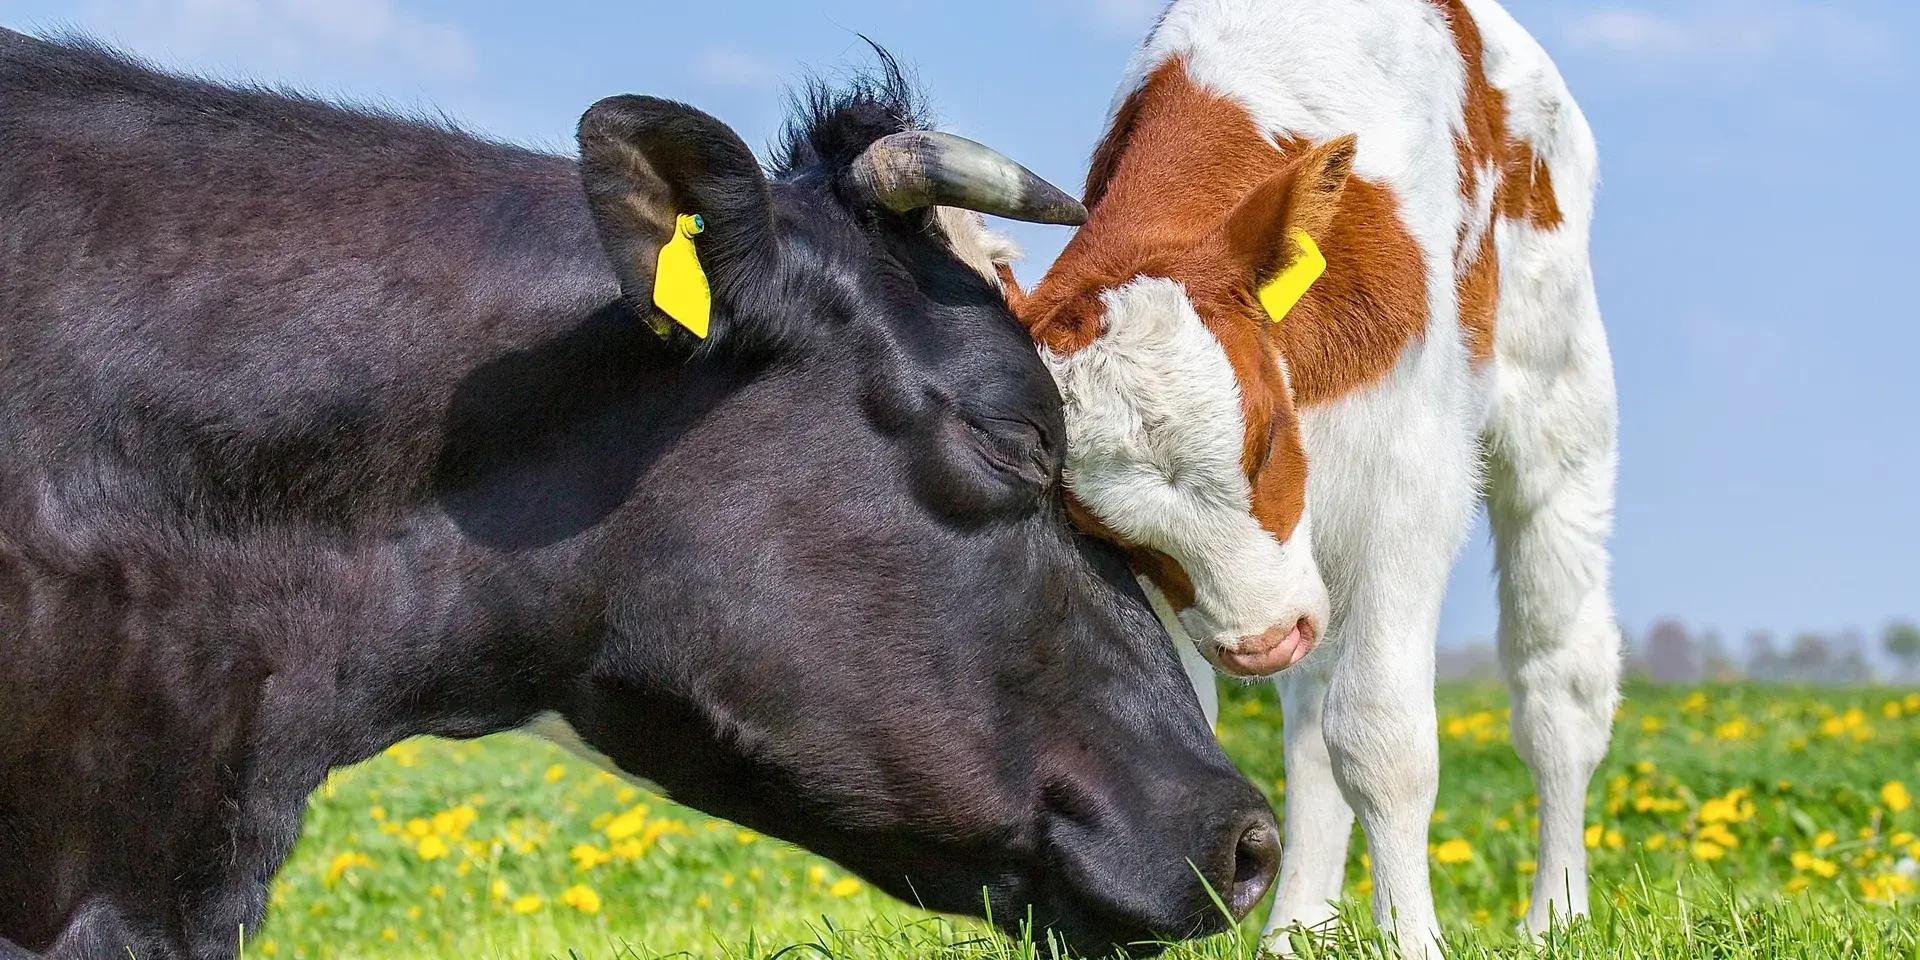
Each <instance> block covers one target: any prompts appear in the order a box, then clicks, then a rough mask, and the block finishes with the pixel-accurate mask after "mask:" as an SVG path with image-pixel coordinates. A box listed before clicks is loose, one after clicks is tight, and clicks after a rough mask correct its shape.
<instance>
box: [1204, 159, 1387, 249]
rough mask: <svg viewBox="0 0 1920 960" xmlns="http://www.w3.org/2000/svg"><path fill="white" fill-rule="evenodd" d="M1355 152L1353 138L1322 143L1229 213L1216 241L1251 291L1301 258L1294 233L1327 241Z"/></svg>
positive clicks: (1262, 184) (1351, 174) (1249, 194)
mask: <svg viewBox="0 0 1920 960" xmlns="http://www.w3.org/2000/svg"><path fill="white" fill-rule="evenodd" d="M1358 149H1359V141H1358V140H1357V139H1356V138H1355V137H1354V136H1353V135H1352V134H1348V135H1347V136H1344V137H1341V138H1339V139H1337V140H1329V141H1327V142H1326V143H1323V144H1320V145H1319V146H1316V147H1314V148H1313V149H1311V150H1309V151H1307V153H1306V154H1304V155H1303V156H1301V157H1300V159H1298V160H1296V161H1294V163H1293V164H1292V165H1291V166H1289V167H1288V168H1287V169H1285V170H1282V171H1280V172H1279V173H1276V174H1274V175H1273V176H1271V177H1268V178H1267V179H1266V180H1265V181H1264V182H1262V183H1261V184H1260V185H1259V186H1257V187H1255V188H1253V191H1252V192H1250V193H1248V194H1247V196H1246V197H1245V198H1244V199H1242V200H1241V201H1240V203H1239V204H1238V205H1237V206H1235V207H1234V208H1233V210H1232V211H1231V212H1230V213H1228V214H1227V218H1226V219H1225V220H1224V221H1222V222H1221V224H1220V227H1219V230H1218V231H1217V235H1216V237H1217V240H1218V241H1219V242H1220V243H1222V244H1223V245H1224V246H1225V248H1226V250H1227V252H1228V255H1229V256H1231V257H1232V258H1233V260H1234V261H1235V262H1236V263H1241V264H1244V265H1245V266H1246V267H1247V270H1248V279H1249V282H1250V283H1251V284H1252V285H1253V286H1254V287H1258V286H1260V285H1261V284H1264V283H1266V282H1267V281H1269V280H1272V279H1273V278H1274V277H1277V276H1279V275H1280V274H1281V273H1282V272H1283V271H1285V270H1286V269H1287V267H1289V266H1291V265H1292V264H1293V261H1294V259H1295V258H1297V257H1299V256H1300V255H1301V253H1302V251H1301V250H1300V247H1299V244H1298V243H1296V242H1295V240H1294V236H1293V235H1294V233H1295V231H1299V232H1301V233H1305V234H1306V235H1307V236H1308V237H1311V238H1312V239H1313V241H1314V242H1315V243H1316V244H1319V243H1322V242H1324V241H1325V240H1326V238H1327V234H1328V231H1329V229H1330V228H1331V227H1332V225H1333V221H1334V218H1335V217H1336V216H1338V215H1339V212H1340V200H1341V197H1342V196H1343V195H1344V194H1345V193H1346V189H1347V181H1348V180H1349V179H1350V178H1351V177H1352V176H1353V160H1354V156H1355V154H1356V152H1357V151H1358Z"/></svg>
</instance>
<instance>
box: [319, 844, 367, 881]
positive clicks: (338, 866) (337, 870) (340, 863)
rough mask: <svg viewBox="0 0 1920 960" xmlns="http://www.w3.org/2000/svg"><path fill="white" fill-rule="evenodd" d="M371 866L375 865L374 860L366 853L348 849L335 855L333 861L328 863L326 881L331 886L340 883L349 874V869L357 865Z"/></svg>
mask: <svg viewBox="0 0 1920 960" xmlns="http://www.w3.org/2000/svg"><path fill="white" fill-rule="evenodd" d="M371 866H373V861H372V860H371V859H369V858H368V857H367V855H366V854H364V853H361V852H359V851H357V850H348V851H347V852H345V853H343V854H340V855H339V856H337V857H334V858H333V862H332V863H329V864H327V875H326V880H325V883H326V885H327V886H329V887H331V886H333V885H334V884H336V883H339V882H340V878H341V877H344V876H346V875H347V871H349V870H352V869H353V868H355V867H371Z"/></svg>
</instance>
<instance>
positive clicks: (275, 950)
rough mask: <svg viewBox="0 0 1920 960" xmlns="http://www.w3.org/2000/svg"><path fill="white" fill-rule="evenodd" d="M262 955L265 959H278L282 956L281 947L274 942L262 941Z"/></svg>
mask: <svg viewBox="0 0 1920 960" xmlns="http://www.w3.org/2000/svg"><path fill="white" fill-rule="evenodd" d="M260 955H261V956H263V957H277V956H279V955H280V945H279V944H277V943H275V942H273V941H272V940H262V941H260Z"/></svg>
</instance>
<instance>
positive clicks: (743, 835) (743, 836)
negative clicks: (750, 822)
mask: <svg viewBox="0 0 1920 960" xmlns="http://www.w3.org/2000/svg"><path fill="white" fill-rule="evenodd" d="M758 839H760V838H759V837H758V836H756V835H755V834H754V832H753V831H752V830H742V831H740V832H739V833H736V834H734V835H733V842H734V843H737V844H739V845H741V846H743V847H744V846H746V845H747V844H750V843H752V842H754V841H755V840H758Z"/></svg>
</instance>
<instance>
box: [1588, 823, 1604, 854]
mask: <svg viewBox="0 0 1920 960" xmlns="http://www.w3.org/2000/svg"><path fill="white" fill-rule="evenodd" d="M1606 832H1607V828H1605V827H1603V826H1601V825H1599V824H1597V823H1596V824H1594V825H1593V826H1590V827H1588V828H1587V836H1586V840H1587V849H1588V850H1592V849H1595V848H1597V847H1599V846H1600V840H1601V838H1602V837H1604V836H1605V835H1606Z"/></svg>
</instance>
